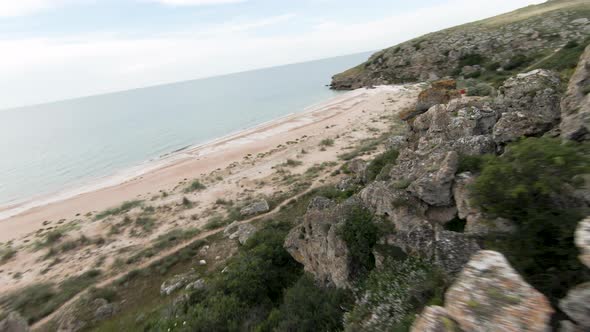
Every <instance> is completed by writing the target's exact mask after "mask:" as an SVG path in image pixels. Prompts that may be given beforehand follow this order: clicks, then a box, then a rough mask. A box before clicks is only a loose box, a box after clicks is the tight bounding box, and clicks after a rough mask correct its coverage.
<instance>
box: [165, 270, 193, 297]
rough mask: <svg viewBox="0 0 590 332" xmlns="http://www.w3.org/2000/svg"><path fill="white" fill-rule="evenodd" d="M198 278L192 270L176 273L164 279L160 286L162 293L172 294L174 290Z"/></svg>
mask: <svg viewBox="0 0 590 332" xmlns="http://www.w3.org/2000/svg"><path fill="white" fill-rule="evenodd" d="M196 278H197V276H196V275H194V274H193V273H192V272H188V273H184V274H179V275H175V276H174V277H172V278H170V279H168V280H166V281H164V282H163V283H162V285H161V286H160V294H161V295H170V294H172V293H173V292H174V291H176V290H178V289H181V288H183V287H185V286H186V285H187V284H188V283H190V282H192V281H194V280H195V279H196Z"/></svg>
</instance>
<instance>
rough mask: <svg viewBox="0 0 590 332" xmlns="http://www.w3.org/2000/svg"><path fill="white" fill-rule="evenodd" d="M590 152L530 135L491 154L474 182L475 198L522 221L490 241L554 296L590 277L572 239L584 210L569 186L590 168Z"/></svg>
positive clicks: (489, 208) (490, 209)
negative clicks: (511, 232) (512, 231)
mask: <svg viewBox="0 0 590 332" xmlns="http://www.w3.org/2000/svg"><path fill="white" fill-rule="evenodd" d="M588 152H589V151H588V145H587V144H585V145H582V144H573V143H571V144H562V143H561V141H560V140H559V139H551V138H527V139H524V140H521V141H520V142H517V143H513V144H511V145H509V146H508V147H507V150H506V152H505V153H504V155H503V156H501V157H490V158H488V159H487V160H486V162H485V163H484V165H483V168H482V172H481V175H480V176H479V177H478V178H477V180H476V181H475V183H474V184H473V187H472V196H473V201H474V203H476V204H477V205H479V206H480V207H481V208H482V209H483V210H484V211H485V212H487V213H488V214H490V215H492V216H498V217H503V218H506V219H509V220H513V221H514V222H516V223H517V225H518V226H519V231H518V232H517V233H516V234H515V235H514V236H512V237H511V236H508V237H500V238H492V239H490V240H489V242H488V246H490V247H492V248H494V249H496V250H500V251H501V252H503V253H504V254H505V255H506V257H507V258H508V259H509V260H510V262H511V263H512V264H513V265H514V267H515V268H516V269H517V270H519V271H520V272H521V273H522V274H523V275H524V276H525V279H527V281H528V282H530V283H531V284H532V285H533V286H535V287H536V288H537V289H539V290H540V291H541V292H543V293H544V294H546V295H548V297H549V298H550V299H551V300H553V301H556V300H557V299H559V298H561V297H563V296H564V295H565V292H566V291H567V289H569V288H570V287H571V286H573V285H575V284H577V283H579V282H581V281H583V280H584V278H588V277H590V274H589V273H588V270H587V269H586V268H585V267H584V266H583V265H582V264H581V263H580V262H579V261H578V258H577V255H578V253H577V249H576V247H575V245H574V243H573V235H574V231H575V228H576V226H577V223H578V221H579V220H580V219H581V218H582V214H581V211H580V207H579V204H577V203H576V202H577V201H576V200H575V199H573V198H572V194H571V189H570V188H571V187H575V186H576V185H577V184H578V181H577V180H576V178H577V177H576V176H577V175H580V174H585V173H588V172H589V171H590V157H589V156H590V154H588ZM547 271H552V272H551V273H547Z"/></svg>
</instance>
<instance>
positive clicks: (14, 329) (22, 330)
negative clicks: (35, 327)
mask: <svg viewBox="0 0 590 332" xmlns="http://www.w3.org/2000/svg"><path fill="white" fill-rule="evenodd" d="M0 331H3V332H4V331H6V332H29V331H30V330H29V324H28V323H27V321H26V320H25V319H24V318H23V317H22V316H21V315H20V314H19V313H18V312H16V311H13V312H11V313H9V314H8V316H6V318H4V319H3V320H2V321H0Z"/></svg>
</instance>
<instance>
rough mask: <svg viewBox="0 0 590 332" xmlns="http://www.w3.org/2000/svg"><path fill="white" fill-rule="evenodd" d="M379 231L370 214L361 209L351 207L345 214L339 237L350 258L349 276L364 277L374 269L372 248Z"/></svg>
mask: <svg viewBox="0 0 590 332" xmlns="http://www.w3.org/2000/svg"><path fill="white" fill-rule="evenodd" d="M378 231H379V229H378V228H377V226H376V225H375V224H374V222H373V216H372V215H371V213H370V212H369V211H368V210H366V209H363V208H361V207H353V208H351V209H350V211H349V212H348V213H347V218H346V222H345V223H344V225H343V227H342V228H341V229H340V236H342V239H343V240H344V242H346V245H347V246H348V250H349V253H350V256H351V274H352V276H353V277H354V278H359V277H362V276H364V275H365V274H366V273H368V272H369V271H371V270H372V269H373V267H375V257H373V246H374V245H375V244H376V243H377V236H378Z"/></svg>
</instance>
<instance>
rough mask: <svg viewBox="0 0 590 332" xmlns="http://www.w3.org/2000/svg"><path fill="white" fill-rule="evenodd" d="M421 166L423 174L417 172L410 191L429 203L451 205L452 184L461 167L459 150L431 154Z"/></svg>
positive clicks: (409, 188)
mask: <svg viewBox="0 0 590 332" xmlns="http://www.w3.org/2000/svg"><path fill="white" fill-rule="evenodd" d="M421 166H422V169H421V172H420V173H421V174H420V173H419V174H416V175H418V176H417V178H416V180H415V181H413V182H412V183H411V184H410V186H409V187H408V191H409V192H411V193H412V194H414V195H415V196H416V197H418V198H420V199H421V200H423V201H424V202H426V203H427V204H429V205H434V206H448V205H450V204H451V202H452V197H451V185H452V183H453V179H454V178H455V173H456V172H457V169H458V167H459V155H458V154H457V152H455V151H451V152H447V153H446V154H439V155H436V154H434V155H431V156H429V158H428V159H426V160H425V161H424V163H422V165H421ZM392 178H393V177H392Z"/></svg>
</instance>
